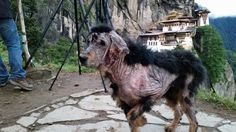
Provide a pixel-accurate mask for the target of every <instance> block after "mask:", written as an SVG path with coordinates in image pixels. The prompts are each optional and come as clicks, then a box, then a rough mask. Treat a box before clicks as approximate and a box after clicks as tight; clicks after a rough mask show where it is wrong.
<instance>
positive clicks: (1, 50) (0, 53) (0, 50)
mask: <svg viewBox="0 0 236 132" xmlns="http://www.w3.org/2000/svg"><path fill="white" fill-rule="evenodd" d="M0 57H1V58H2V60H3V62H4V63H5V64H6V62H7V60H8V59H7V58H8V54H7V48H6V46H4V44H3V42H2V41H1V40H0Z"/></svg>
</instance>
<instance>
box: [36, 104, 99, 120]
mask: <svg viewBox="0 0 236 132" xmlns="http://www.w3.org/2000/svg"><path fill="white" fill-rule="evenodd" d="M97 115H98V114H97V113H95V112H90V111H85V110H81V109H79V108H76V107H73V106H64V107H61V108H58V109H56V110H54V111H52V112H50V113H48V114H47V115H46V116H45V117H44V118H42V119H39V120H38V121H37V122H38V123H39V124H46V123H54V122H61V121H74V120H81V119H88V118H92V117H95V116H97Z"/></svg>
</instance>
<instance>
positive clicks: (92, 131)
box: [0, 90, 236, 132]
mask: <svg viewBox="0 0 236 132" xmlns="http://www.w3.org/2000/svg"><path fill="white" fill-rule="evenodd" d="M95 93H99V92H98V91H96V90H87V91H85V92H82V93H78V94H74V95H73V96H72V95H71V96H70V97H65V98H60V99H57V100H54V103H50V104H47V105H44V106H43V107H40V108H37V109H34V110H32V111H30V112H27V114H28V115H24V116H22V117H20V118H19V119H18V120H17V121H16V123H15V124H13V125H12V126H7V127H5V128H1V129H0V132H28V131H29V132H129V131H130V130H129V125H128V123H127V120H126V117H125V115H124V113H123V111H122V110H121V109H120V108H118V107H117V106H116V103H115V102H114V101H113V100H112V98H111V96H110V95H101V94H100V95H95ZM152 110H153V111H154V112H156V113H160V114H156V115H155V113H145V114H144V115H145V117H146V118H147V121H148V124H146V125H145V126H143V127H141V132H156V131H158V132H164V126H165V125H166V124H169V122H170V119H172V118H173V112H172V110H171V109H170V108H169V107H167V106H166V105H164V104H162V105H155V106H154V107H153V109H152ZM154 115H155V116H154ZM196 116H197V119H198V123H199V124H200V126H204V127H199V128H198V132H208V131H209V132H219V131H220V132H235V130H236V122H231V121H230V120H228V119H224V118H220V117H217V116H215V115H213V114H209V113H204V112H198V113H197V115H196ZM49 124H50V125H49ZM187 124H188V120H187V117H186V116H183V117H182V120H181V124H180V125H179V126H178V127H177V129H176V132H187V131H188V128H189V126H188V125H187Z"/></svg>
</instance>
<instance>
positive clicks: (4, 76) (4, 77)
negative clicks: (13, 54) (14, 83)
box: [0, 56, 9, 87]
mask: <svg viewBox="0 0 236 132" xmlns="http://www.w3.org/2000/svg"><path fill="white" fill-rule="evenodd" d="M8 77H9V75H8V72H7V69H6V67H5V65H4V64H3V61H2V58H1V56H0V87H3V86H5V85H6V84H7V81H8Z"/></svg>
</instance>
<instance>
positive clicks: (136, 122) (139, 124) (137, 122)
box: [134, 116, 147, 127]
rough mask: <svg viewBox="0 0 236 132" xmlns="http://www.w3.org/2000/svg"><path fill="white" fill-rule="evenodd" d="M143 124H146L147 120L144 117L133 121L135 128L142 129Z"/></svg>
mask: <svg viewBox="0 0 236 132" xmlns="http://www.w3.org/2000/svg"><path fill="white" fill-rule="evenodd" d="M145 124H147V119H146V118H145V117H144V116H140V117H138V118H137V119H136V120H135V121H134V125H135V126H137V127H142V126H144V125H145Z"/></svg>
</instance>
